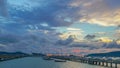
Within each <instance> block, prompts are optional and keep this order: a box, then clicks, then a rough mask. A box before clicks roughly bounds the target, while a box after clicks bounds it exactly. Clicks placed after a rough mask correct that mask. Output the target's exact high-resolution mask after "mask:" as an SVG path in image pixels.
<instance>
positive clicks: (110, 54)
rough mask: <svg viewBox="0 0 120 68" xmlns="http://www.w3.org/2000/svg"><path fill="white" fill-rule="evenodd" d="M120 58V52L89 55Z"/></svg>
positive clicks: (91, 55) (92, 55)
mask: <svg viewBox="0 0 120 68" xmlns="http://www.w3.org/2000/svg"><path fill="white" fill-rule="evenodd" d="M88 56H90V57H120V51H114V52H108V53H94V54H89V55H87V57H88Z"/></svg>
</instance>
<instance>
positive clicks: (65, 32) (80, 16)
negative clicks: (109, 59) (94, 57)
mask: <svg viewBox="0 0 120 68" xmlns="http://www.w3.org/2000/svg"><path fill="white" fill-rule="evenodd" d="M118 50H120V1H119V0H50V1H48V0H0V51H8V52H13V51H22V52H26V53H32V52H38V53H41V52H42V53H49V52H50V53H61V52H62V53H64V54H77V55H80V54H88V53H94V52H97V53H99V52H100V53H101V52H110V51H118Z"/></svg>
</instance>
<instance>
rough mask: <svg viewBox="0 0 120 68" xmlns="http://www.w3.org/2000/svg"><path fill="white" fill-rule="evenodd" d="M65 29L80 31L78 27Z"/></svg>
mask: <svg viewBox="0 0 120 68" xmlns="http://www.w3.org/2000/svg"><path fill="white" fill-rule="evenodd" d="M67 30H69V31H81V29H78V28H67Z"/></svg>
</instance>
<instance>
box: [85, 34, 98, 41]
mask: <svg viewBox="0 0 120 68" xmlns="http://www.w3.org/2000/svg"><path fill="white" fill-rule="evenodd" d="M95 37H96V35H89V34H88V35H86V36H85V37H84V38H85V39H87V40H92V39H94V38H95Z"/></svg>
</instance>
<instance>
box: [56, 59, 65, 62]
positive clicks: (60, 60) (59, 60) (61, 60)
mask: <svg viewBox="0 0 120 68" xmlns="http://www.w3.org/2000/svg"><path fill="white" fill-rule="evenodd" d="M54 61H55V62H66V60H63V59H54Z"/></svg>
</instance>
